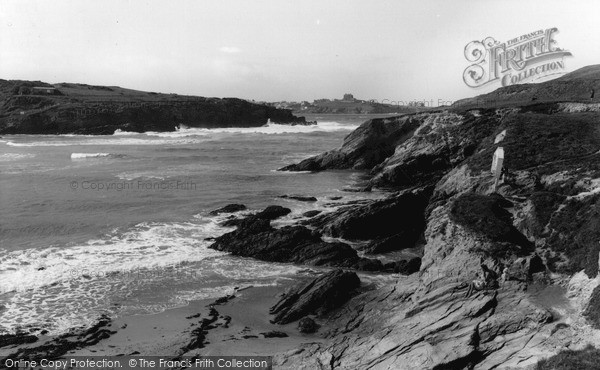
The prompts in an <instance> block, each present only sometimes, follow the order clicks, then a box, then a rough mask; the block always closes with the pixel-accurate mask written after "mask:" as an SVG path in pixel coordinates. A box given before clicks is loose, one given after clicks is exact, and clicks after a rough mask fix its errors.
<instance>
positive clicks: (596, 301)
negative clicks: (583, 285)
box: [583, 286, 600, 329]
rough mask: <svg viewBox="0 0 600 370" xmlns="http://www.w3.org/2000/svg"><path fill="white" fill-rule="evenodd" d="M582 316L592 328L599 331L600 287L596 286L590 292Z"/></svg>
mask: <svg viewBox="0 0 600 370" xmlns="http://www.w3.org/2000/svg"><path fill="white" fill-rule="evenodd" d="M583 316H585V318H586V319H587V320H588V321H589V322H590V324H591V325H592V326H593V327H594V328H596V329H600V286H596V287H595V288H594V290H593V291H592V294H591V296H590V300H589V302H588V304H587V307H586V308H585V310H584V312H583Z"/></svg>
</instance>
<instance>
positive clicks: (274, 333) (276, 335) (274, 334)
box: [260, 330, 288, 338]
mask: <svg viewBox="0 0 600 370" xmlns="http://www.w3.org/2000/svg"><path fill="white" fill-rule="evenodd" d="M260 334H261V335H262V336H263V337H265V338H286V337H288V335H287V334H286V333H284V332H282V331H277V330H271V331H268V332H266V333H260Z"/></svg>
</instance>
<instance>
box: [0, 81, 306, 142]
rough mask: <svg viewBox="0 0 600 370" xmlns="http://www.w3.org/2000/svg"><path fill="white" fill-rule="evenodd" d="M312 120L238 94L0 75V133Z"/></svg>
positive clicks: (104, 132) (163, 128) (108, 131)
mask: <svg viewBox="0 0 600 370" xmlns="http://www.w3.org/2000/svg"><path fill="white" fill-rule="evenodd" d="M269 120H270V121H271V122H273V123H280V124H292V125H295V124H307V122H306V120H305V119H304V117H296V116H294V115H293V114H292V112H291V110H287V109H277V108H275V107H273V106H269V105H262V104H254V103H251V102H248V101H246V100H242V99H236V98H223V99H220V98H204V97H198V96H184V95H177V94H161V93H156V92H144V91H137V90H130V89H125V88H121V87H118V86H91V85H85V84H74V83H59V84H54V85H51V84H48V83H45V82H41V81H21V80H8V81H7V80H0V134H81V135H112V134H113V133H114V132H115V131H116V130H122V131H131V132H146V131H158V132H161V131H175V130H176V129H177V128H178V127H180V126H181V125H183V126H185V127H201V128H215V127H258V126H262V125H265V124H266V123H267V122H269Z"/></svg>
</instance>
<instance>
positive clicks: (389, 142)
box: [281, 116, 419, 171]
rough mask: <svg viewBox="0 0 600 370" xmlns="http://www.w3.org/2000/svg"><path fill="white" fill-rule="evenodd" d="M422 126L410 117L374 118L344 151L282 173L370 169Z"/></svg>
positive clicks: (349, 139) (348, 141)
mask: <svg viewBox="0 0 600 370" xmlns="http://www.w3.org/2000/svg"><path fill="white" fill-rule="evenodd" d="M418 126H419V122H418V121H417V120H415V119H412V118H411V117H409V116H403V117H394V118H385V119H381V118H376V119H372V120H369V121H366V122H365V123H363V124H362V125H360V127H358V128H357V129H356V130H355V131H353V132H352V133H350V134H349V135H348V136H346V138H345V139H344V144H343V145H342V147H341V148H340V149H337V150H332V151H330V152H327V153H323V154H321V155H318V156H316V157H312V158H308V159H305V160H304V161H302V162H300V163H298V164H293V165H289V166H286V167H283V168H282V169H281V171H322V170H325V169H346V168H354V169H370V168H372V167H373V166H375V165H377V164H379V163H381V162H382V161H383V160H384V159H385V158H387V157H389V156H390V155H391V154H392V153H393V152H394V149H395V148H396V146H397V145H399V144H400V143H402V142H403V141H404V140H406V139H407V138H409V137H410V136H411V134H412V133H413V131H414V130H415V129H416V128H417V127H418Z"/></svg>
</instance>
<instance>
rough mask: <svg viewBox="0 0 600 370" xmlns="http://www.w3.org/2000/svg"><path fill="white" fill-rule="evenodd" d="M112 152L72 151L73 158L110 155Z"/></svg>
mask: <svg viewBox="0 0 600 370" xmlns="http://www.w3.org/2000/svg"><path fill="white" fill-rule="evenodd" d="M110 156H111V154H110V153H71V159H84V158H100V157H110Z"/></svg>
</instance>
